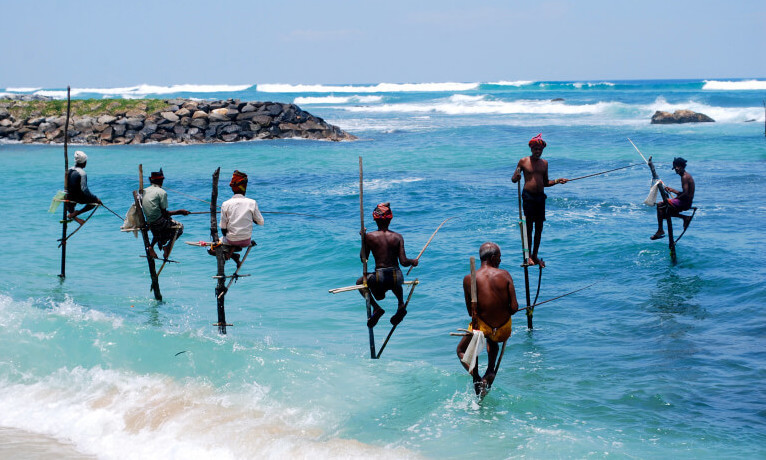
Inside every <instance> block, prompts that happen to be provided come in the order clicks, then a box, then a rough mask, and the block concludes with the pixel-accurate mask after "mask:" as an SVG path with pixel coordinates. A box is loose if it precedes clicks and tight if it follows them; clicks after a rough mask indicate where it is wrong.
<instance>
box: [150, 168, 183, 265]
mask: <svg viewBox="0 0 766 460" xmlns="http://www.w3.org/2000/svg"><path fill="white" fill-rule="evenodd" d="M164 180H165V176H164V175H163V173H162V168H160V170H159V171H154V172H152V174H151V176H149V182H150V183H151V184H152V185H151V186H149V187H148V188H146V189H144V195H143V198H142V199H141V207H143V208H144V216H146V223H147V225H149V229H150V230H151V231H152V242H151V243H150V244H151V247H150V248H149V255H150V256H152V257H154V258H157V253H156V252H154V244H155V243H157V247H158V248H160V249H162V251H163V252H162V255H163V258H164V259H167V258H168V256H169V255H170V248H171V246H172V245H173V241H175V240H176V239H177V238H178V237H179V236H181V235H182V234H183V232H184V226H183V224H181V223H180V222H178V221H175V220H173V219H171V218H170V216H175V215H179V214H180V215H182V216H187V215H189V211H187V210H185V209H179V210H177V211H168V192H166V191H165V190H163V189H162V182H163V181H164Z"/></svg>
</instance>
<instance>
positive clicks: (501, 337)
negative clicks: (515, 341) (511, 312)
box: [468, 318, 512, 342]
mask: <svg viewBox="0 0 766 460" xmlns="http://www.w3.org/2000/svg"><path fill="white" fill-rule="evenodd" d="M511 321H512V320H511V318H508V322H507V323H505V324H503V325H502V326H500V327H498V328H494V327H492V326H490V325H489V324H487V323H485V322H484V321H482V320H481V318H476V322H478V323H479V330H480V331H481V332H483V333H484V337H486V338H487V339H489V340H491V341H493V342H505V341H506V340H508V338H509V337H510V336H511ZM468 330H469V331H471V332H473V328H472V327H471V323H468Z"/></svg>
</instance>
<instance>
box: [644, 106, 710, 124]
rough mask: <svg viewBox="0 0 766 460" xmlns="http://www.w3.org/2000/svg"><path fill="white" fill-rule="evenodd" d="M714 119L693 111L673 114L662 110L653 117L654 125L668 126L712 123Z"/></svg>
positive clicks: (680, 111)
mask: <svg viewBox="0 0 766 460" xmlns="http://www.w3.org/2000/svg"><path fill="white" fill-rule="evenodd" d="M714 121H715V120H713V119H712V118H710V117H709V116H707V115H705V114H704V113H698V112H692V111H691V110H676V111H675V112H673V113H670V112H662V111H660V110H658V111H656V112H654V115H652V124H653V125H668V124H677V123H710V122H714Z"/></svg>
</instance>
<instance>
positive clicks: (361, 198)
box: [359, 156, 378, 359]
mask: <svg viewBox="0 0 766 460" xmlns="http://www.w3.org/2000/svg"><path fill="white" fill-rule="evenodd" d="M359 219H360V220H361V222H362V229H361V231H360V233H361V234H362V285H364V303H365V307H366V308H367V319H368V320H369V319H370V317H371V316H372V299H371V297H370V296H371V295H372V294H371V293H370V289H369V288H368V287H367V244H366V243H365V239H366V238H365V237H366V229H365V228H364V173H363V168H362V157H361V156H360V157H359ZM367 329H368V330H369V334H370V358H371V359H377V358H378V355H377V353H375V332H374V331H373V330H372V328H371V327H368V328H367Z"/></svg>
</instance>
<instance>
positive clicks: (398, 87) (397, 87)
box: [255, 82, 479, 93]
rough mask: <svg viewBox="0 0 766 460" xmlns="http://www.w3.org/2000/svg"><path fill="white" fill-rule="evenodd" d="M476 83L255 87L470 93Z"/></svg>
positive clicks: (268, 89)
mask: <svg viewBox="0 0 766 460" xmlns="http://www.w3.org/2000/svg"><path fill="white" fill-rule="evenodd" d="M478 87H479V84H478V83H452V82H447V83H378V84H377V85H342V86H338V85H289V84H281V83H265V84H258V85H256V87H255V88H256V90H257V91H259V92H262V93H400V92H444V91H470V90H472V89H477V88H478Z"/></svg>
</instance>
